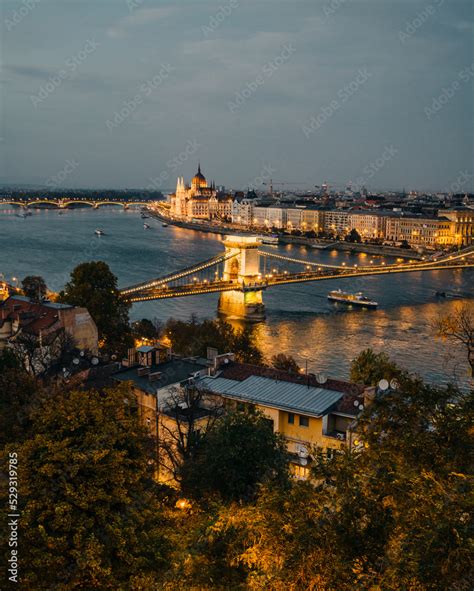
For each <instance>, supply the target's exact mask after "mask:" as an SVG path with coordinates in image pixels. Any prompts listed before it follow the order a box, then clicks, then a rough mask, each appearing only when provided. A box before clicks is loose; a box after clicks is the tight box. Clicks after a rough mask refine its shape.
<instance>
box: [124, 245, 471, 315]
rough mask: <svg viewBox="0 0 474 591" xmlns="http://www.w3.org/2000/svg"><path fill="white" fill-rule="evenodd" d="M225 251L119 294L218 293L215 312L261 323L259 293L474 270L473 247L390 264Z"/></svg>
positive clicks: (256, 248) (242, 248) (135, 297)
mask: <svg viewBox="0 0 474 591" xmlns="http://www.w3.org/2000/svg"><path fill="white" fill-rule="evenodd" d="M223 244H224V252H222V253H221V254H219V255H217V256H214V257H212V258H211V259H208V260H205V261H201V262H199V263H196V264H195V265H192V266H190V267H187V268H184V269H180V270H179V271H176V272H174V273H170V274H168V275H165V276H163V277H158V278H156V279H152V280H149V281H145V282H143V283H139V284H136V285H131V286H129V287H126V288H124V289H122V290H121V295H122V297H123V298H125V299H127V300H128V301H130V302H132V303H133V302H143V301H149V300H159V299H165V298H176V297H184V296H191V295H198V294H206V293H220V294H221V295H220V298H219V311H221V312H222V313H224V314H227V315H231V316H234V317H237V318H243V319H246V320H250V321H252V320H253V321H259V320H262V319H264V318H265V307H264V304H263V292H264V291H265V290H266V289H268V288H271V287H276V286H278V285H285V284H288V283H302V282H306V281H323V280H328V279H336V278H338V279H349V278H354V277H365V276H371V275H389V274H394V273H413V272H420V271H422V272H425V271H436V270H444V269H466V268H469V267H470V268H472V267H474V246H469V247H467V248H464V249H463V250H460V251H458V252H457V253H455V254H448V255H443V256H437V257H436V258H435V257H431V258H427V259H425V260H422V261H414V260H410V261H403V262H397V263H393V264H386V263H385V262H382V263H381V264H374V263H373V261H372V260H371V261H370V263H369V264H368V265H352V266H349V265H346V264H345V263H343V264H342V265H328V264H323V263H318V262H312V261H307V260H301V259H295V258H291V257H286V256H283V255H280V254H276V253H273V252H267V251H264V250H261V248H260V247H261V242H260V240H259V239H258V238H257V237H254V236H227V237H226V238H225V240H224V242H223Z"/></svg>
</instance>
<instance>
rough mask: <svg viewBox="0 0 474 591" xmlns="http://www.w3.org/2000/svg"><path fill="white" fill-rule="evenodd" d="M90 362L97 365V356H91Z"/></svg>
mask: <svg viewBox="0 0 474 591" xmlns="http://www.w3.org/2000/svg"><path fill="white" fill-rule="evenodd" d="M91 363H92V365H97V364H98V363H99V360H98V359H97V357H92V359H91Z"/></svg>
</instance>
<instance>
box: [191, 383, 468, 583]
mask: <svg viewBox="0 0 474 591" xmlns="http://www.w3.org/2000/svg"><path fill="white" fill-rule="evenodd" d="M454 401H455V403H454ZM473 407H474V405H473V396H472V395H467V394H466V395H463V394H461V393H459V392H454V391H452V390H450V389H435V388H431V387H428V386H426V385H424V384H422V383H421V382H420V381H418V380H413V379H407V380H404V381H403V383H402V384H401V385H400V388H399V389H398V390H397V391H392V392H388V393H387V394H385V395H383V396H381V397H378V398H376V399H375V400H374V402H373V403H372V405H370V406H369V407H368V408H367V410H366V411H365V414H364V417H363V419H362V428H361V432H360V447H359V449H358V450H356V451H353V452H352V453H349V452H343V453H341V454H338V455H337V456H335V458H334V459H333V460H330V461H328V460H327V459H326V458H325V456H324V455H323V454H320V453H318V452H315V454H314V455H315V462H314V464H313V471H314V476H315V479H316V480H315V483H316V484H309V483H305V482H295V483H294V484H293V485H292V486H291V488H290V489H287V490H284V489H282V488H279V487H272V488H271V489H270V488H264V489H262V490H261V492H260V494H259V495H258V497H257V499H256V501H255V502H253V503H247V504H243V505H242V504H239V505H237V504H230V505H229V504H226V505H224V506H221V507H220V508H218V509H217V510H216V512H215V513H214V514H213V515H211V516H209V515H207V518H206V519H204V518H203V519H202V520H201V521H200V522H199V523H198V524H196V526H195V527H196V530H195V537H194V538H191V539H190V540H189V541H188V543H190V544H191V548H192V549H191V551H190V556H193V560H192V561H191V562H190V563H189V561H188V564H187V568H188V571H189V578H188V583H189V584H190V585H191V584H199V585H201V586H202V587H204V588H217V587H214V586H213V583H212V581H213V580H215V577H216V575H217V573H219V574H220V577H221V578H220V582H221V583H222V584H223V582H224V581H225V583H227V585H228V586H229V588H236V589H255V590H257V589H258V590H260V589H274V590H278V591H280V590H281V591H283V590H286V589H293V590H295V591H296V590H300V589H315V590H316V589H317V590H321V591H334V590H337V591H353V590H354V589H362V590H375V589H377V590H387V591H398V590H401V589H416V590H420V591H428V590H430V591H445V590H446V589H465V590H466V591H467V589H470V588H471V583H472V572H471V571H470V559H469V557H470V555H471V552H472V546H471V547H470V544H471V541H472V538H471V537H470V536H471V531H470V519H469V512H470V503H471V501H472V480H471V476H472V456H471V457H470V456H469V454H468V453H467V452H468V449H469V443H470V442H471V443H472V427H471V425H472V420H473V418H474V417H473Z"/></svg>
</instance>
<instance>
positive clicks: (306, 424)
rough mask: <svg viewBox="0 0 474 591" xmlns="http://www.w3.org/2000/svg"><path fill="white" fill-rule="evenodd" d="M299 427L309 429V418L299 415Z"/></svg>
mask: <svg viewBox="0 0 474 591" xmlns="http://www.w3.org/2000/svg"><path fill="white" fill-rule="evenodd" d="M300 427H309V417H304V416H302V415H300Z"/></svg>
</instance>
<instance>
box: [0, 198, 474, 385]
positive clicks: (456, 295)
mask: <svg viewBox="0 0 474 591" xmlns="http://www.w3.org/2000/svg"><path fill="white" fill-rule="evenodd" d="M17 214H18V210H17V209H16V208H12V207H10V206H0V273H3V275H4V276H5V277H6V278H7V279H8V280H11V278H12V277H17V278H19V279H21V278H23V277H24V276H25V275H29V274H37V275H42V276H43V277H44V278H45V280H46V282H47V283H48V286H49V287H50V288H51V289H53V290H59V289H61V288H62V287H63V285H64V283H65V282H66V281H67V280H68V277H69V273H70V271H71V270H72V269H73V268H74V266H75V265H77V264H79V263H80V262H82V261H86V260H104V261H106V262H107V263H108V264H109V265H110V267H111V269H112V271H113V272H114V273H115V274H116V275H117V277H118V279H119V285H120V286H126V285H130V284H134V283H139V282H141V281H144V280H147V279H150V278H153V277H159V276H160V275H164V274H166V273H169V272H172V271H174V270H177V269H179V268H181V267H186V266H189V265H190V264H192V263H194V262H198V261H200V260H204V259H207V258H209V257H211V256H213V255H215V254H217V253H219V252H221V251H222V249H223V247H222V244H221V238H220V237H219V236H217V235H214V234H204V233H200V232H194V231H191V230H184V229H180V228H174V227H171V226H169V227H167V228H163V227H162V225H161V223H160V222H158V221H156V220H151V219H150V220H147V222H148V223H149V224H150V226H151V228H150V229H149V230H145V229H144V227H143V220H142V219H141V218H140V215H139V212H138V211H137V210H128V211H123V210H122V209H118V208H117V207H105V208H101V209H98V210H91V209H88V208H81V209H74V210H65V211H63V212H60V211H58V210H36V211H33V212H32V215H31V216H28V217H27V218H24V219H23V218H21V217H19V216H18V215H17ZM96 228H101V229H103V230H104V232H105V235H104V236H100V237H98V236H96V235H95V234H94V230H95V229H96ZM264 248H265V249H266V250H268V251H271V252H275V253H281V254H285V255H286V256H291V257H294V258H297V259H308V260H310V261H320V262H322V263H328V262H329V263H332V264H341V263H342V262H346V264H354V263H357V264H359V265H362V264H367V263H369V262H370V260H374V261H375V262H380V261H381V260H384V259H381V258H380V257H378V258H376V257H372V256H370V255H365V254H363V253H359V254H351V253H340V252H337V251H318V250H314V249H313V250H311V249H307V248H305V247H300V246H294V245H293V246H290V245H288V246H278V247H272V246H265V247H264ZM385 260H386V261H387V263H389V262H390V259H385ZM337 288H342V289H346V290H348V291H363V292H364V294H365V295H367V296H369V297H370V298H371V299H375V300H377V301H378V302H379V308H378V309H377V310H362V309H355V310H352V309H350V308H346V307H344V306H341V305H337V304H336V305H335V304H331V303H329V302H328V301H327V298H326V296H327V292H328V291H330V290H332V289H337ZM436 291H446V292H447V293H448V297H447V298H445V299H444V298H443V299H441V300H440V299H438V298H437V297H436V295H435V294H436ZM473 298H474V271H473V270H463V271H458V270H454V271H449V270H446V271H431V272H427V273H411V274H400V275H393V276H378V277H366V278H360V279H355V280H354V279H346V280H341V279H339V280H331V281H323V282H314V283H304V284H294V285H287V286H280V287H277V288H274V289H270V290H268V291H267V292H265V293H264V302H265V305H266V311H267V320H266V321H265V322H264V323H261V324H258V325H256V326H254V327H253V330H254V331H255V336H256V339H257V342H258V345H259V346H260V347H261V349H262V350H263V352H264V354H265V355H266V356H267V358H269V357H271V356H272V355H273V354H275V353H278V352H283V353H289V354H291V355H293V356H294V357H295V358H296V359H297V360H298V362H299V363H300V365H303V366H304V365H305V364H306V363H307V365H308V369H309V370H310V371H315V372H316V371H323V372H325V373H327V374H328V375H330V376H332V377H339V378H342V379H344V378H347V377H348V371H349V367H350V362H351V360H352V359H353V358H354V357H355V356H356V355H357V354H358V353H359V352H360V351H361V350H362V349H364V348H366V347H372V348H373V349H375V350H377V351H381V350H384V351H386V352H387V353H388V354H389V355H390V356H391V357H392V358H393V359H394V360H395V361H396V362H398V363H399V364H400V365H402V366H404V367H406V368H407V369H408V370H410V371H413V372H416V373H418V374H419V375H421V376H423V377H424V378H425V379H427V380H428V381H430V382H434V383H440V384H441V383H447V382H448V381H450V382H456V383H458V384H459V385H462V386H464V387H465V386H466V385H467V384H468V372H467V363H466V361H465V359H464V352H463V350H462V349H460V348H458V347H455V346H452V345H448V344H447V343H445V342H442V341H441V340H439V339H437V338H436V337H435V331H434V328H433V325H434V323H435V322H436V320H437V319H438V318H439V317H440V316H443V315H447V314H450V313H452V312H453V311H454V310H455V309H456V308H457V307H458V306H460V305H463V304H467V305H473ZM217 300H218V294H210V295H204V296H193V297H186V298H177V299H173V300H162V301H155V302H146V303H139V304H135V305H134V306H133V308H132V311H131V317H132V318H133V319H138V318H143V317H148V318H158V319H160V320H162V321H166V319H167V318H169V317H174V318H181V319H187V318H189V316H190V315H191V314H192V313H195V314H197V315H198V316H199V317H200V318H212V317H215V316H216V313H217Z"/></svg>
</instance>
